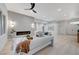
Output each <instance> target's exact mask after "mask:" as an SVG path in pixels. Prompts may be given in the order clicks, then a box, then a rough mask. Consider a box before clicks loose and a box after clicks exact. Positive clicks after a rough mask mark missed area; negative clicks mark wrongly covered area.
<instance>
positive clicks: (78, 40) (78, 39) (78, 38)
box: [77, 30, 79, 43]
mask: <svg viewBox="0 0 79 59" xmlns="http://www.w3.org/2000/svg"><path fill="white" fill-rule="evenodd" d="M77 42H78V43H79V30H78V31H77Z"/></svg>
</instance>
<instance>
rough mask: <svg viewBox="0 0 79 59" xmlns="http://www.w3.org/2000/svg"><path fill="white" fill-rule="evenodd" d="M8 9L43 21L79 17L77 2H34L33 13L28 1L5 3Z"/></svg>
mask: <svg viewBox="0 0 79 59" xmlns="http://www.w3.org/2000/svg"><path fill="white" fill-rule="evenodd" d="M6 6H7V9H8V10H9V11H13V12H17V13H21V14H24V15H28V16H32V17H35V18H37V19H42V20H45V21H61V20H70V19H75V18H79V4H77V3H36V5H35V8H34V9H35V10H36V11H37V13H33V12H32V11H31V10H24V9H25V8H29V7H30V4H29V3H9V4H8V3H6Z"/></svg>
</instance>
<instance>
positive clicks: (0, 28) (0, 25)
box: [0, 11, 5, 36]
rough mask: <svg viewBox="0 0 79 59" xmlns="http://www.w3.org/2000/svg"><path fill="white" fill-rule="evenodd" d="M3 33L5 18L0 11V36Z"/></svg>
mask: <svg viewBox="0 0 79 59" xmlns="http://www.w3.org/2000/svg"><path fill="white" fill-rule="evenodd" d="M4 33H5V16H4V15H3V14H2V12H1V11H0V36H1V35H3V34H4Z"/></svg>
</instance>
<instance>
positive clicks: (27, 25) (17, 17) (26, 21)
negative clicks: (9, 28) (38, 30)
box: [8, 11, 34, 34]
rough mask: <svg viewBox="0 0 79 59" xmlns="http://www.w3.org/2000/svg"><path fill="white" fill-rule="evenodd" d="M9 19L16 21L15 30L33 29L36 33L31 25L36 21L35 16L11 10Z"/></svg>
mask: <svg viewBox="0 0 79 59" xmlns="http://www.w3.org/2000/svg"><path fill="white" fill-rule="evenodd" d="M8 16H9V20H12V21H14V22H15V27H14V28H15V30H16V31H32V34H33V33H34V29H33V28H32V27H31V24H32V23H34V18H33V17H29V16H26V15H22V14H18V13H14V12H11V11H9V12H8Z"/></svg>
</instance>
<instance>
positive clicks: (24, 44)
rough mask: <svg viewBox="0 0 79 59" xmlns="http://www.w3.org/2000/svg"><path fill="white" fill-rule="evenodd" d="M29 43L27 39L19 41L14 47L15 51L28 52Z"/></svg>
mask: <svg viewBox="0 0 79 59" xmlns="http://www.w3.org/2000/svg"><path fill="white" fill-rule="evenodd" d="M29 45H30V41H29V40H25V41H23V42H20V43H19V44H18V45H17V47H16V53H19V52H24V53H28V52H29V51H30V48H29Z"/></svg>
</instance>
